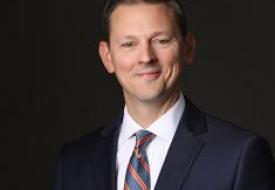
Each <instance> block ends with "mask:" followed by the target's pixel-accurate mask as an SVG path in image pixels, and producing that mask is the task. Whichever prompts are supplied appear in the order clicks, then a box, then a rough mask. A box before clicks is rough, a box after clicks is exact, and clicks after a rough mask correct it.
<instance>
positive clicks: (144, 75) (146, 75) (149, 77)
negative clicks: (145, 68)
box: [137, 71, 161, 80]
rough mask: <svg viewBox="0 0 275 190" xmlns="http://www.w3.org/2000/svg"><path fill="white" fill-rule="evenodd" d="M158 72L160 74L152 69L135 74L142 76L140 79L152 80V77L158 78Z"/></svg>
mask: <svg viewBox="0 0 275 190" xmlns="http://www.w3.org/2000/svg"><path fill="white" fill-rule="evenodd" d="M160 74H161V72H160V71H154V72H144V73H140V74H137V76H138V77H140V78H142V79H146V80H153V79H156V78H158V77H159V75H160Z"/></svg>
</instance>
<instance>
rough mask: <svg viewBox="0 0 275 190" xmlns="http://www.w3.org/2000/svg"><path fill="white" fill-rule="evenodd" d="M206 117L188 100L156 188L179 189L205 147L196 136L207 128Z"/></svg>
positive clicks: (158, 189)
mask: <svg viewBox="0 0 275 190" xmlns="http://www.w3.org/2000/svg"><path fill="white" fill-rule="evenodd" d="M204 118H205V117H204V115H203V114H202V113H201V112H200V111H199V110H197V108H195V107H194V106H193V105H192V104H191V103H190V102H189V101H188V100H187V101H186V108H185V111H184V114H183V116H182V118H181V121H180V123H179V126H178V129H177V131H176V134H175V137H174V139H173V141H172V144H171V146H170V149H169V151H168V154H167V157H166V159H165V162H164V165H163V167H162V169H161V172H160V175H159V178H158V181H157V184H156V187H155V189H156V190H167V189H173V190H178V189H179V188H180V186H181V185H182V184H183V183H184V181H185V179H186V177H187V176H188V173H189V171H190V169H191V167H192V165H193V163H194V162H195V160H196V158H197V157H198V155H199V153H200V151H201V149H202V147H203V142H202V141H201V140H199V139H198V138H196V136H197V135H198V134H201V133H202V132H204V131H205V130H206V128H205V122H204Z"/></svg>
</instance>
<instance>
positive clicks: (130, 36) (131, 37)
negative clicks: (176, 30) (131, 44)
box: [123, 31, 172, 39]
mask: <svg viewBox="0 0 275 190" xmlns="http://www.w3.org/2000/svg"><path fill="white" fill-rule="evenodd" d="M170 34H172V33H171V32H167V31H157V32H154V33H152V34H151V38H152V37H156V36H159V35H170ZM123 39H137V37H136V36H135V35H131V34H130V35H126V36H123Z"/></svg>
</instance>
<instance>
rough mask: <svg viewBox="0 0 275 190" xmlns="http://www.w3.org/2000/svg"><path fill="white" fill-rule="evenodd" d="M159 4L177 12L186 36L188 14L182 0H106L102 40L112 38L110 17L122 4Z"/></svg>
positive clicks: (179, 23)
mask: <svg viewBox="0 0 275 190" xmlns="http://www.w3.org/2000/svg"><path fill="white" fill-rule="evenodd" d="M138 3H148V4H158V3H163V4H165V5H166V6H167V7H169V8H171V9H172V11H173V12H174V14H175V17H176V21H177V24H178V26H179V29H180V32H181V35H182V37H183V38H184V37H185V35H186V33H187V32H188V29H187V25H186V15H185V10H184V6H183V3H182V2H181V1H180V0H106V2H105V5H104V9H103V25H102V35H101V40H103V41H106V42H109V40H110V39H109V38H110V17H111V14H112V12H113V11H114V10H115V9H116V8H117V7H118V6H119V5H121V4H138Z"/></svg>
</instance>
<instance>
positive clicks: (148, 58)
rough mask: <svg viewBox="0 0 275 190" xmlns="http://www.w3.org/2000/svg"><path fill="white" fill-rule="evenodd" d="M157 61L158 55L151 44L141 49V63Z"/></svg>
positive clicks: (146, 44)
mask: <svg viewBox="0 0 275 190" xmlns="http://www.w3.org/2000/svg"><path fill="white" fill-rule="evenodd" d="M155 61H156V54H155V51H154V49H153V48H152V46H151V44H150V43H145V44H143V45H142V46H141V48H140V56H139V63H141V64H144V63H153V62H155Z"/></svg>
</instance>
